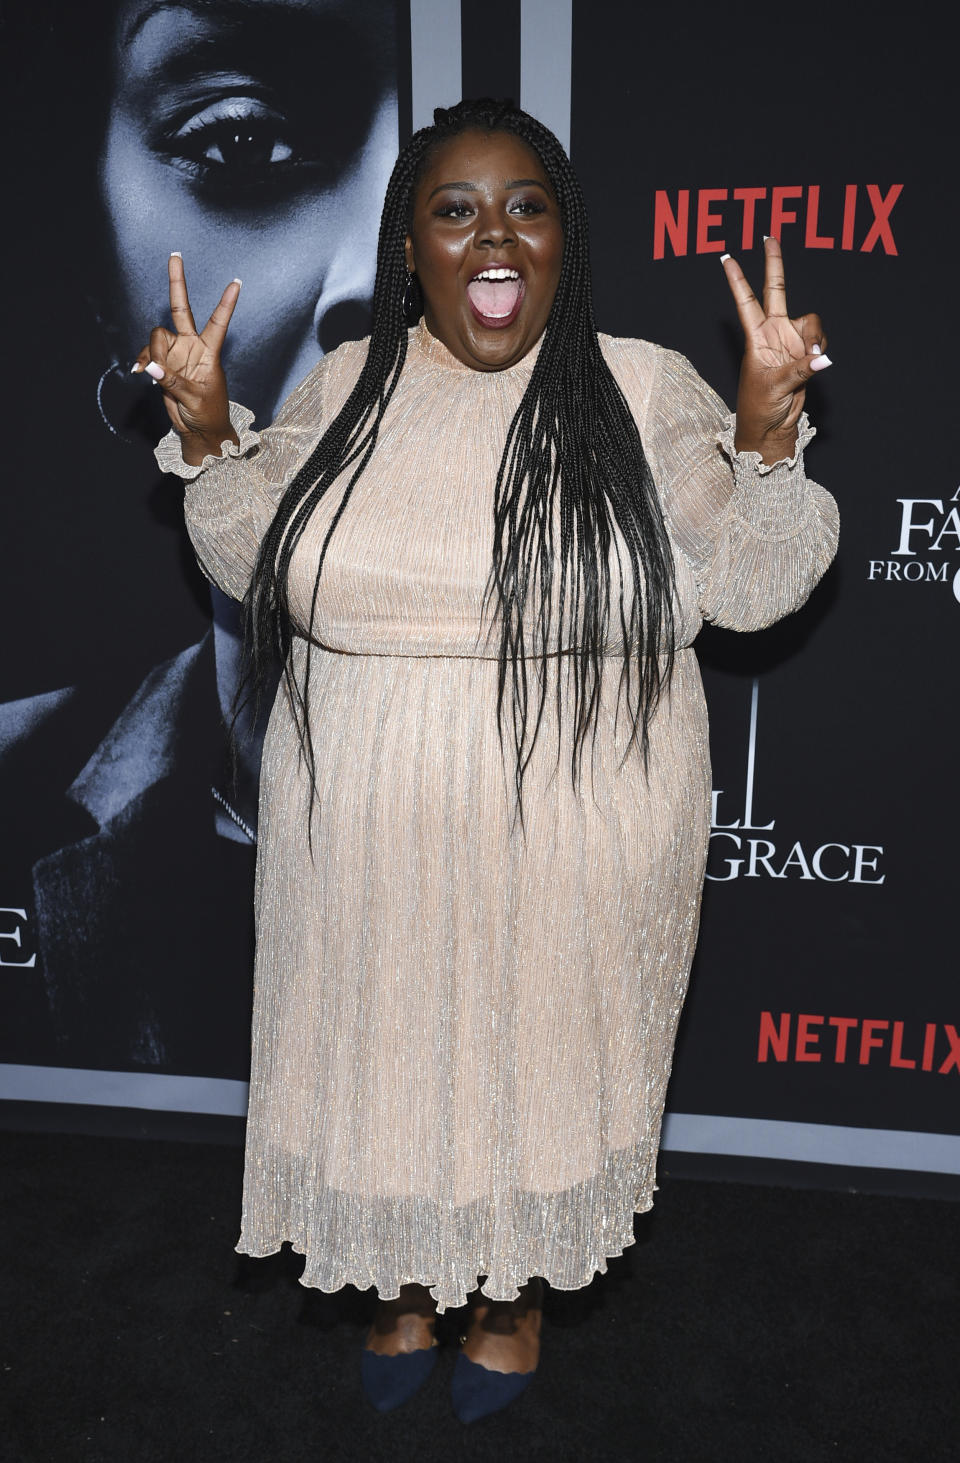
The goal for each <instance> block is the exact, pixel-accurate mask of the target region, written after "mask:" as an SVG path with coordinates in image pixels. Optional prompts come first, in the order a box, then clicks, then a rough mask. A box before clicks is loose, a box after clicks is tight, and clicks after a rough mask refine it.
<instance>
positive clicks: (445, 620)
mask: <svg viewBox="0 0 960 1463" xmlns="http://www.w3.org/2000/svg"><path fill="white" fill-rule="evenodd" d="M602 346H603V350H604V352H605V354H606V356H607V359H608V360H609V362H610V364H611V367H612V369H613V371H614V373H615V375H616V376H617V378H618V380H619V381H620V383H621V386H622V388H623V391H624V393H625V395H626V397H627V400H628V402H629V403H630V406H631V409H632V411H633V413H634V415H635V417H636V420H637V422H638V425H639V427H640V431H641V434H642V437H643V441H644V445H645V450H646V452H647V455H648V458H649V460H650V464H651V468H652V470H653V473H654V477H655V479H656V481H657V483H658V487H659V491H660V493H661V496H662V501H663V504H664V509H665V512H666V514H667V517H668V521H669V528H670V532H671V536H672V540H673V543H674V546H675V551H676V556H677V578H678V593H679V603H678V606H677V643H678V647H679V653H678V658H677V666H676V673H675V677H674V681H673V689H672V693H671V695H670V698H669V700H668V701H667V702H665V703H664V704H663V705H662V707H661V709H660V710H659V712H658V714H657V716H656V718H655V721H654V724H653V727H652V730H651V756H650V770H649V779H648V780H646V779H645V778H644V775H643V772H642V768H641V765H640V761H639V758H638V757H637V756H635V755H631V756H629V757H627V759H626V761H625V763H624V765H623V766H621V765H620V762H621V757H622V753H623V750H624V746H623V727H622V721H623V718H622V717H621V723H620V726H619V727H616V726H615V724H614V715H613V711H614V701H615V696H614V691H615V687H616V679H617V678H616V663H615V662H611V663H610V664H611V666H612V667H613V671H612V673H611V674H609V675H608V677H607V681H606V683H605V684H606V691H605V701H604V704H603V706H602V710H601V718H600V735H599V737H598V740H597V747H596V754H595V758H594V762H593V767H592V776H586V777H585V779H584V785H583V789H582V792H581V793H580V795H579V796H578V795H575V793H574V792H573V790H572V787H571V783H570V777H569V772H568V767H569V763H568V761H565V760H564V757H563V756H561V759H560V765H559V767H558V766H557V741H556V728H555V726H554V725H553V724H552V722H551V720H550V718H549V716H548V719H547V723H546V724H545V726H544V727H543V729H542V731H541V734H540V739H539V741H538V743H537V750H536V753H535V755H534V758H533V761H532V763H531V766H530V770H529V772H528V774H527V779H526V782H525V787H524V804H525V819H526V826H525V831H524V830H521V829H520V828H519V827H518V826H517V825H516V824H515V821H514V819H513V803H512V801H511V791H510V776H511V769H510V768H509V767H507V768H505V766H504V762H503V759H502V757H501V752H500V746H499V742H498V738H497V730H496V713H495V695H496V678H497V666H496V659H495V648H493V647H494V646H495V642H488V641H485V640H484V639H483V638H482V637H480V635H479V629H480V618H481V603H482V599H483V594H484V589H485V586H486V582H487V575H488V571H489V567H490V554H491V533H492V526H491V525H492V516H491V513H492V501H493V487H494V481H495V478H496V473H497V467H498V465H499V461H500V455H501V451H502V447H503V442H504V437H505V434H506V431H507V428H508V425H509V423H510V421H511V418H512V417H513V414H514V412H515V410H516V408H517V405H518V404H519V401H520V398H521V395H522V393H523V391H524V388H525V386H526V384H527V382H528V380H529V376H530V371H531V369H532V364H533V355H530V356H527V357H526V358H525V359H524V360H523V361H521V362H520V363H519V364H518V365H516V366H514V367H512V368H511V369H509V370H506V371H500V372H490V373H482V372H476V371H472V370H470V369H469V368H467V367H465V366H463V365H461V364H460V363H459V362H457V361H456V360H455V359H454V358H453V357H452V356H451V355H450V354H449V353H448V352H447V351H446V349H445V348H444V347H443V346H442V345H441V344H440V343H439V342H438V341H436V340H434V339H433V338H432V337H430V336H429V335H428V334H427V332H426V331H425V329H424V328H423V326H419V327H417V328H416V329H415V330H414V331H412V332H411V337H410V350H409V354H408V358H407V363H406V365H405V367H404V371H403V375H402V379H401V381H400V384H399V386H398V389H397V391H396V394H395V396H394V399H393V401H392V402H391V405H390V407H389V409H388V411H387V414H386V417H385V420H384V423H383V426H382V428H381V432H380V441H379V445H378V447H377V449H376V452H375V453H374V456H373V458H372V460H371V462H370V465H369V467H368V468H367V470H366V472H365V473H364V474H363V476H362V477H361V478H360V479H359V481H358V483H357V486H356V489H355V491H354V495H353V499H352V501H351V503H350V506H349V508H348V510H347V511H346V513H345V514H344V517H343V519H342V521H341V523H340V526H339V527H338V529H337V531H336V533H335V534H334V536H333V538H332V540H331V545H330V550H329V554H328V557H327V560H326V565H325V568H324V573H323V576H322V579H321V584H320V592H319V598H318V602H317V612H316V621H315V641H316V644H315V647H314V652H313V657H312V669H311V684H310V704H309V715H310V719H311V726H312V731H313V744H314V748H315V750H316V759H317V778H318V786H319V803H318V813H317V816H316V821H315V827H314V845H313V856H312V857H311V855H310V852H309V851H308V847H307V787H306V777H305V772H304V768H303V767H302V765H301V762H300V759H299V756H298V743H297V737H296V733H295V730H294V725H293V721H292V718H291V712H290V709H289V706H288V703H287V700H286V698H285V696H284V695H283V694H282V693H281V695H280V696H279V697H278V699H277V702H276V704H275V706H274V709H273V714H272V718H271V721H270V726H269V730H268V733H267V738H266V744H265V749H264V759H263V772H262V783H261V812H260V845H259V851H258V864H257V931H258V938H257V960H256V992H255V1014H254V1025H253V1068H252V1078H251V1088H250V1112H249V1123H248V1135H247V1162H246V1177H245V1183H244V1206H243V1232H242V1237H241V1239H240V1242H239V1245H238V1249H240V1250H241V1251H243V1252H245V1253H248V1254H251V1255H267V1254H271V1253H273V1252H274V1251H275V1250H277V1249H278V1247H279V1246H280V1245H281V1244H282V1243H283V1242H284V1241H285V1240H289V1241H291V1242H292V1244H293V1246H294V1248H295V1249H296V1250H298V1251H301V1252H302V1253H304V1254H305V1255H306V1257H307V1258H306V1268H305V1271H304V1275H303V1283H304V1284H306V1285H311V1286H319V1287H320V1288H321V1289H323V1290H327V1291H331V1290H337V1289H339V1287H340V1286H342V1285H344V1284H346V1283H347V1282H350V1283H352V1284H354V1285H356V1286H358V1287H360V1288H361V1289H363V1288H365V1287H367V1286H370V1285H374V1286H376V1287H377V1290H378V1291H379V1293H380V1295H381V1296H382V1297H385V1298H387V1297H395V1296H396V1295H397V1293H398V1289H399V1287H400V1285H401V1284H403V1283H404V1282H406V1281H419V1282H421V1283H422V1284H425V1285H428V1286H429V1287H430V1288H431V1289H432V1292H433V1294H434V1296H435V1297H436V1299H437V1301H438V1303H439V1308H440V1309H441V1310H443V1309H444V1308H445V1307H447V1306H458V1305H461V1304H463V1303H464V1301H465V1298H466V1295H467V1292H468V1291H470V1290H472V1289H474V1288H475V1287H476V1285H477V1279H478V1276H486V1277H487V1279H486V1281H485V1283H484V1285H483V1290H484V1292H485V1293H486V1294H487V1295H488V1296H490V1297H493V1298H496V1299H502V1300H509V1299H512V1298H514V1297H516V1295H517V1292H518V1286H520V1285H522V1284H523V1283H524V1282H525V1281H526V1280H527V1278H528V1277H530V1276H532V1275H541V1276H545V1277H546V1278H547V1279H548V1280H549V1281H550V1283H551V1284H552V1285H554V1286H557V1287H559V1288H562V1289H572V1288H576V1287H578V1286H582V1285H585V1284H587V1283H588V1282H589V1280H590V1279H591V1277H592V1276H593V1274H594V1272H596V1271H603V1270H605V1268H606V1260H607V1257H609V1256H612V1255H617V1254H619V1253H620V1252H621V1251H622V1250H623V1248H624V1246H625V1245H629V1244H630V1243H632V1240H633V1215H634V1212H635V1211H643V1210H646V1209H648V1208H649V1207H650V1205H651V1202H652V1198H651V1196H652V1193H653V1189H654V1167H655V1160H656V1154H657V1144H658V1137H659V1130H660V1122H661V1116H662V1112H663V1103H664V1091H665V1088H666V1083H667V1078H668V1075H669V1072H670V1064H671V1057H672V1052H673V1044H674V1036H675V1032H676V1027H677V1020H678V1017H679V1014H680V1008H681V1005H682V1002H683V998H684V993H685V990H686V985H687V977H688V972H689V968H690V961H691V957H692V954H693V948H694V942H695V939H696V932H697V919H698V911H699V900H700V890H701V883H702V879H703V872H704V860H705V853H706V846H707V837H708V829H709V792H710V771H709V759H708V746H707V721H706V714H705V708H704V702H703V694H702V689H701V684H700V676H699V672H698V669H697V665H696V661H695V659H694V654H693V651H692V650H691V649H689V648H688V647H689V646H690V645H691V642H692V641H693V639H694V636H695V635H696V633H697V630H698V628H699V625H700V623H701V618H702V617H703V616H706V617H707V618H709V619H711V620H713V621H715V622H716V623H718V624H721V625H727V626H730V627H731V628H733V629H756V628H759V627H761V626H764V625H768V624H770V623H771V622H772V621H773V620H775V619H777V618H778V617H779V616H781V615H784V614H787V613H789V612H790V611H791V610H793V609H795V608H796V607H797V606H798V605H799V604H801V603H802V601H803V600H804V599H805V598H806V596H807V594H808V593H809V591H810V589H811V587H812V586H813V585H814V584H815V583H816V581H817V579H818V578H819V577H820V575H821V574H822V573H823V571H824V570H825V568H826V567H827V565H828V563H829V562H830V559H831V557H832V555H833V552H834V546H835V542H836V510H835V505H834V503H833V499H832V498H831V497H830V496H829V495H828V494H827V493H825V492H824V491H823V490H822V489H821V488H818V487H817V486H815V485H814V484H812V483H810V482H808V481H807V480H806V478H805V477H804V472H803V462H802V453H800V452H799V451H798V454H797V457H796V458H795V459H793V461H792V462H791V463H789V464H787V463H785V464H781V465H778V466H776V467H775V468H773V469H772V470H770V469H763V470H760V469H759V468H758V462H759V459H758V458H757V457H756V456H753V457H750V456H744V457H741V458H738V459H736V460H735V461H733V460H732V458H733V448H732V426H731V422H730V419H729V418H728V417H727V416H726V413H725V410H724V408H723V406H722V404H721V403H720V401H719V400H718V398H717V397H716V396H715V395H714V394H713V392H712V391H711V390H710V389H709V388H708V387H707V386H706V385H705V384H704V383H703V382H702V381H701V380H700V378H699V377H698V376H697V375H696V373H695V372H694V371H693V369H692V367H691V366H690V365H689V364H688V363H687V362H686V361H685V360H683V358H681V357H679V356H677V355H674V354H672V353H670V352H667V351H664V350H661V349H659V348H657V347H655V346H652V345H648V344H645V343H643V342H639V341H630V340H614V339H609V338H602ZM364 353H365V345H364V344H363V343H351V344H348V345H344V346H342V347H341V348H340V349H339V350H337V351H335V352H334V353H333V354H332V355H330V356H327V357H326V358H325V359H324V360H323V361H322V362H321V363H320V364H319V365H318V366H317V367H316V368H315V370H314V371H312V372H311V374H310V375H309V376H308V377H307V378H306V380H305V381H304V382H303V383H302V384H301V386H300V387H298V389H297V390H296V391H295V392H294V393H293V395H292V396H291V397H290V399H289V400H288V401H287V402H286V404H285V405H284V406H283V408H282V410H281V412H280V414H279V416H278V417H277V420H276V422H275V424H274V426H273V427H271V428H269V429H267V430H266V431H264V432H262V433H260V434H257V433H255V432H253V431H251V430H250V421H251V418H250V414H249V413H248V412H244V411H243V410H242V409H240V408H234V425H235V426H236V427H237V428H238V429H239V432H240V436H241V441H240V444H239V446H231V447H229V448H228V449H227V454H226V455H225V456H224V457H222V458H219V459H216V458H213V457H211V458H208V459H207V460H206V462H205V463H204V464H203V466H202V467H201V468H198V469H190V468H185V467H184V465H183V463H182V459H181V458H180V454H179V449H178V446H177V442H176V439H173V440H171V439H169V438H168V439H165V440H164V442H163V443H162V444H161V446H160V448H158V456H159V459H160V462H161V465H162V466H164V467H166V468H168V469H169V470H172V471H178V472H179V473H180V474H181V475H182V476H185V477H187V478H188V479H190V480H191V481H190V482H189V483H188V487H187V523H188V526H189V530H190V534H191V537H192V539H193V542H194V545H195V547H196V551H197V554H198V557H199V559H200V561H201V564H202V565H203V567H204V568H205V570H206V572H207V573H208V574H209V575H210V577H211V578H212V579H213V580H214V581H215V582H216V583H217V584H219V585H220V586H221V588H223V589H224V590H225V591H226V592H227V593H228V594H231V595H234V596H236V597H240V596H242V595H243V593H244V591H245V590H246V588H247V584H248V581H249V579H250V576H251V573H252V570H253V566H254V561H255V556H256V553H257V547H258V545H259V543H260V540H261V537H262V535H263V533H264V531H265V530H266V527H267V525H268V523H269V521H270V518H271V515H272V513H273V511H274V509H275V506H276V504H277V502H278V501H279V498H280V496H281V494H282V491H283V485H284V484H285V483H286V482H288V481H289V479H290V477H291V475H292V473H293V472H294V470H295V469H296V467H297V466H298V464H299V463H300V462H301V461H302V460H303V459H304V457H305V456H306V454H307V453H308V452H309V450H310V448H311V447H312V446H313V444H314V443H315V441H316V440H317V438H318V436H319V434H320V432H321V431H322V430H323V428H324V426H325V425H326V424H327V423H328V422H329V421H330V420H331V419H332V417H333V415H334V414H335V413H336V411H337V410H338V409H339V407H340V406H341V405H342V403H343V402H344V400H345V399H346V396H347V395H348V393H349V391H350V389H351V387H352V386H353V384H354V382H355V380H356V377H357V374H358V372H359V370H360V366H361V364H362V361H363V359H364ZM810 435H811V433H810V432H809V429H808V428H807V427H806V424H805V423H804V429H803V432H802V438H803V440H804V441H805V440H807V439H808V438H809V436H810ZM721 437H723V438H724V440H725V442H726V455H725V452H724V450H723V449H722V447H721V446H720V445H719V441H720V438H721ZM338 499H339V493H338V492H337V491H334V492H332V493H331V494H329V495H328V498H327V500H325V501H324V502H323V503H322V504H321V505H320V507H319V509H318V510H317V512H316V514H315V515H314V519H313V521H312V522H311V523H310V525H309V527H308V531H307V533H306V534H305V536H304V538H303V540H302V541H301V544H300V546H299V548H298V550H297V552H296V555H295V558H294V564H293V569H292V575H291V604H292V608H293V613H294V616H295V619H296V622H297V624H298V625H299V628H300V630H301V632H303V630H304V627H305V626H306V625H307V623H308V621H309V607H310V597H311V594H312V591H313V584H314V574H315V568H316V563H317V555H318V553H319V549H320V545H321V543H322V540H323V535H324V531H325V529H326V527H327V525H328V523H329V520H330V516H331V514H332V512H333V511H334V509H335V506H336V503H337V501H338ZM305 646H306V642H305V640H304V639H302V638H300V639H298V640H297V641H296V642H295V648H294V659H295V662H296V666H297V669H298V671H300V672H302V666H303V660H304V650H305ZM610 649H611V653H612V654H616V652H617V646H616V645H611V647H610ZM561 663H562V657H561V658H559V659H558V661H557V662H556V664H558V665H559V664H561ZM550 704H551V703H550V700H549V698H548V702H547V705H548V707H549V706H550Z"/></svg>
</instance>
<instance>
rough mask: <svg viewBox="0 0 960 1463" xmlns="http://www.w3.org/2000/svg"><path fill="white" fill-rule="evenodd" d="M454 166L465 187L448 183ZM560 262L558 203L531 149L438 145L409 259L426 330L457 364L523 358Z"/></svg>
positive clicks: (542, 323) (500, 139)
mask: <svg viewBox="0 0 960 1463" xmlns="http://www.w3.org/2000/svg"><path fill="white" fill-rule="evenodd" d="M451 164H455V167H454V169H453V171H454V172H455V173H456V174H458V175H462V178H461V181H459V182H451V181H449V178H450V173H451ZM480 180H484V181H482V182H481V181H480ZM562 259H563V225H562V222H561V218H560V205H559V203H558V202H557V198H556V195H555V193H554V191H553V185H552V184H551V182H550V179H549V178H548V176H547V174H546V172H545V170H544V167H543V164H542V163H541V162H540V159H539V158H538V157H537V154H536V153H535V152H534V151H533V149H532V148H530V147H528V146H527V145H526V144H525V143H524V142H522V141H521V140H520V138H518V137H511V136H510V135H509V134H507V133H502V132H494V133H482V132H468V133H465V134H464V135H463V136H462V137H461V138H458V139H457V142H456V144H454V143H448V144H447V146H446V147H441V148H438V149H437V151H436V152H435V154H434V155H433V156H432V157H431V158H430V160H429V162H428V164H427V166H426V168H425V170H424V173H423V176H422V177H421V180H420V186H419V188H418V189H417V194H416V199H415V203H414V210H413V218H412V220H411V225H410V234H409V237H408V239H407V243H406V262H407V268H408V269H409V270H410V271H411V273H414V274H416V276H417V278H418V279H419V281H420V288H421V290H422V291H423V296H424V301H425V308H424V319H425V320H426V323H427V326H428V328H429V330H430V331H431V333H432V334H433V335H435V336H436V337H437V339H438V340H442V341H443V343H444V345H445V346H446V347H447V349H448V350H449V351H451V352H452V354H453V355H455V356H456V357H457V359H458V360H461V361H463V362H464V364H465V365H468V366H473V367H474V368H475V369H477V370H481V371H497V370H502V369H503V367H505V366H511V365H513V364H514V363H515V362H516V361H519V360H521V359H522V358H523V356H525V355H526V354H527V352H528V351H529V350H530V348H531V346H533V345H534V344H535V342H536V341H538V340H539V339H540V336H541V335H542V334H543V332H544V329H545V327H546V324H547V319H548V318H549V315H550V310H551V308H552V306H553V300H554V296H555V295H556V292H557V285H558V283H559V281H560V265H561V262H562Z"/></svg>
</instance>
